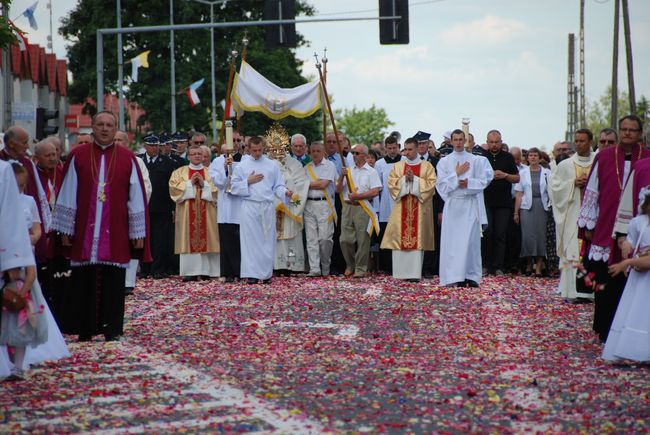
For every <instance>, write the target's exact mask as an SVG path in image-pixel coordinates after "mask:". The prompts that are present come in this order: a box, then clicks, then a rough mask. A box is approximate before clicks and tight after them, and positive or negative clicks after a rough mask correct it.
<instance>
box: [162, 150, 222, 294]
mask: <svg viewBox="0 0 650 435" xmlns="http://www.w3.org/2000/svg"><path fill="white" fill-rule="evenodd" d="M188 158H189V161H190V164H189V165H186V166H182V167H180V168H178V169H176V170H175V171H174V172H172V175H171V177H170V179H169V194H170V195H171V198H172V200H173V201H174V202H175V203H176V232H175V243H174V251H175V253H176V254H180V275H181V276H182V277H183V281H196V280H197V279H199V278H201V279H210V278H213V277H218V276H219V271H220V266H219V230H218V229H217V188H216V187H215V186H214V183H213V182H212V179H211V178H210V176H209V174H208V168H207V167H205V166H203V163H202V162H203V152H202V150H201V148H200V147H199V146H191V147H190V149H189V150H188Z"/></svg>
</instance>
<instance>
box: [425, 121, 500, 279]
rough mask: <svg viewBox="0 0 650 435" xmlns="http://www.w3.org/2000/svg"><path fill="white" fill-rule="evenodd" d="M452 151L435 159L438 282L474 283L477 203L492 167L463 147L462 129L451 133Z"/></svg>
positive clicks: (479, 220) (477, 273) (481, 217)
mask: <svg viewBox="0 0 650 435" xmlns="http://www.w3.org/2000/svg"><path fill="white" fill-rule="evenodd" d="M451 144H452V146H453V149H454V151H453V152H452V153H451V154H449V155H448V156H446V157H444V158H442V159H441V160H440V162H439V163H438V166H437V168H436V169H437V170H438V179H437V185H436V190H437V191H438V194H439V195H440V196H441V198H442V199H443V200H444V201H445V208H444V209H443V212H442V230H441V237H440V284H441V285H445V286H448V285H456V286H458V287H478V285H479V283H480V282H481V275H482V270H481V266H482V264H481V231H482V229H481V226H482V225H483V224H486V223H487V217H486V216H485V212H484V211H483V210H484V208H483V207H482V205H481V201H482V200H483V195H482V194H483V190H485V188H486V187H487V186H488V184H490V182H491V181H492V178H493V177H494V171H493V170H492V166H491V165H490V162H488V160H487V159H486V158H485V157H483V156H477V155H474V154H471V153H468V152H467V151H465V148H464V144H465V133H463V131H462V130H458V129H457V130H454V131H453V132H452V134H451Z"/></svg>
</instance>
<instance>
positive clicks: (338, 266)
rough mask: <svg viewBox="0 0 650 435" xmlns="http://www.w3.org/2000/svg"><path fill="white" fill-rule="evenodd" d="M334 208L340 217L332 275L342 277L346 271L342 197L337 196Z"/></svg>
mask: <svg viewBox="0 0 650 435" xmlns="http://www.w3.org/2000/svg"><path fill="white" fill-rule="evenodd" d="M334 208H335V209H336V215H337V216H338V222H337V224H336V225H334V237H333V241H334V245H333V246H332V260H331V263H330V274H332V275H340V274H342V273H343V272H344V271H345V267H346V266H345V259H344V258H343V252H342V251H341V243H340V242H339V238H340V237H341V219H342V215H343V204H342V203H341V197H340V196H339V195H338V194H336V195H335V199H334Z"/></svg>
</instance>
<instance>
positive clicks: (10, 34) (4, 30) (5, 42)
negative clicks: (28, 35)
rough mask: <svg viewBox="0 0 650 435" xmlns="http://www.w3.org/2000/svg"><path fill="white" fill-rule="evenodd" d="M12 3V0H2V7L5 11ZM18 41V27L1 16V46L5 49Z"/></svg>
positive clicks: (0, 5)
mask: <svg viewBox="0 0 650 435" xmlns="http://www.w3.org/2000/svg"><path fill="white" fill-rule="evenodd" d="M10 5H11V0H0V7H1V8H2V10H3V11H4V10H5V9H8V8H9V6H10ZM14 42H16V28H15V27H14V26H13V25H12V24H11V23H10V22H9V21H7V20H6V19H5V18H4V17H2V16H0V48H2V49H4V48H7V47H9V46H10V45H11V44H13V43H14Z"/></svg>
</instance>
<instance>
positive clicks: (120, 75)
mask: <svg viewBox="0 0 650 435" xmlns="http://www.w3.org/2000/svg"><path fill="white" fill-rule="evenodd" d="M117 28H118V29H120V28H122V2H121V0H117ZM123 56H124V53H123V49H122V34H121V33H118V34H117V83H118V85H119V89H118V90H117V108H118V109H117V110H118V118H117V119H118V120H119V126H120V130H122V131H125V128H124V86H123V83H124V57H123ZM101 98H104V96H103V95H102V97H101Z"/></svg>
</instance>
